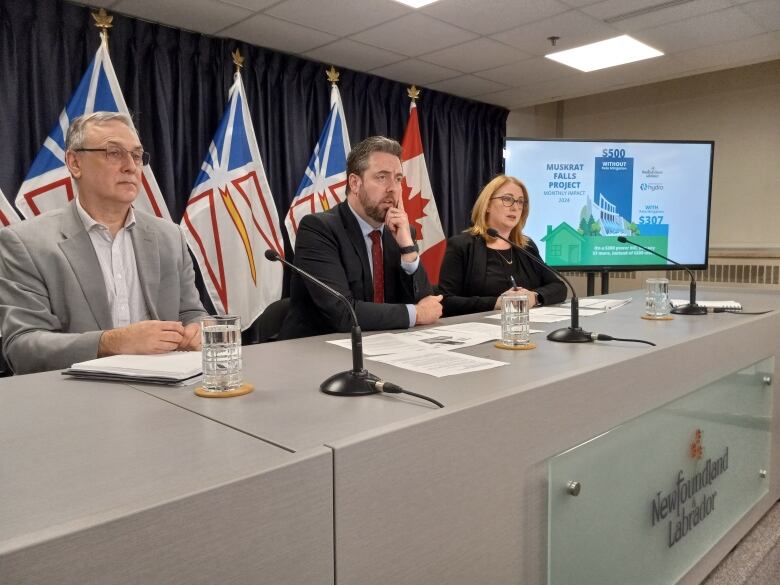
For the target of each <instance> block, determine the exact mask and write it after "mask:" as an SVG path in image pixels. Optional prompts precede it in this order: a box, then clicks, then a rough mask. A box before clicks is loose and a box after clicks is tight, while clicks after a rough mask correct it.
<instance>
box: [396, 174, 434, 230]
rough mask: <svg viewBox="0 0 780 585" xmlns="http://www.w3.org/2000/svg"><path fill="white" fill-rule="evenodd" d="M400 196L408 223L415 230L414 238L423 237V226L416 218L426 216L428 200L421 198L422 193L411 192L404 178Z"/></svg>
mask: <svg viewBox="0 0 780 585" xmlns="http://www.w3.org/2000/svg"><path fill="white" fill-rule="evenodd" d="M401 197H402V200H403V205H404V211H405V212H406V215H407V216H408V217H409V225H410V226H411V227H412V228H414V230H415V239H416V240H422V239H423V228H422V225H421V224H420V223H419V221H418V220H420V219H422V218H423V217H428V215H427V214H426V213H425V207H426V206H427V205H428V202H427V201H426V200H425V199H423V198H422V193H421V192H420V191H417V193H412V188H411V187H410V186H409V185H408V184H407V182H406V179H404V180H403V183H402V184H401Z"/></svg>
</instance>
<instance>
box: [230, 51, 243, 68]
mask: <svg viewBox="0 0 780 585" xmlns="http://www.w3.org/2000/svg"><path fill="white" fill-rule="evenodd" d="M231 55H232V56H233V65H235V66H236V71H235V73H238V74H240V73H241V69H242V68H243V67H244V61H245V59H244V57H242V56H241V52H240V51H239V50H238V49H236V50H235V51H233V52H232V53H231Z"/></svg>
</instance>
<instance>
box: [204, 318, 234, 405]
mask: <svg viewBox="0 0 780 585" xmlns="http://www.w3.org/2000/svg"><path fill="white" fill-rule="evenodd" d="M201 332H202V335H203V350H202V351H203V388H204V389H205V390H207V391H209V392H229V391H231V390H235V389H236V388H238V387H239V386H240V385H241V381H242V379H241V318H240V317H237V316H235V315H221V316H220V315H216V316H213V317H212V316H209V317H203V319H202V320H201Z"/></svg>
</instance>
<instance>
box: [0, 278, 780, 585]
mask: <svg viewBox="0 0 780 585" xmlns="http://www.w3.org/2000/svg"><path fill="white" fill-rule="evenodd" d="M676 292H677V294H676V295H675V296H685V293H683V292H682V291H676ZM610 297H613V298H631V299H632V300H631V302H629V303H628V304H626V305H624V306H623V307H620V308H618V309H615V310H611V311H607V312H606V313H604V314H600V315H595V316H589V317H582V318H581V320H580V321H581V323H580V324H581V326H582V327H583V328H584V329H586V330H588V331H596V332H599V333H605V334H608V335H611V336H613V337H621V338H634V339H636V338H639V339H645V340H649V341H652V342H654V343H655V344H656V346H655V347H651V346H648V345H643V344H638V343H629V342H623V341H611V342H601V341H599V342H594V343H585V344H562V343H553V342H550V341H548V340H546V339H545V337H544V334H533V335H532V340H533V341H534V342H535V343H536V345H537V347H536V349H533V350H530V351H506V350H502V349H499V348H497V347H495V346H494V344H493V343H484V344H481V345H476V346H472V347H468V348H463V349H459V350H456V351H459V352H462V353H467V354H470V355H474V356H479V357H484V358H489V359H494V360H499V361H502V362H506V364H507V365H504V366H501V367H497V368H493V369H489V370H484V371H479V372H472V373H467V374H460V375H457V376H448V377H442V378H435V377H432V376H428V375H424V374H419V373H415V372H411V371H408V370H403V369H400V368H397V367H393V366H390V365H387V364H383V363H379V362H376V361H373V360H371V359H367V360H366V362H365V365H366V367H367V368H368V369H369V370H370V371H371V372H372V373H374V374H376V375H377V376H379V377H381V378H383V379H386V380H389V381H392V382H394V383H396V384H398V385H400V386H402V387H404V388H406V389H409V390H412V391H415V392H419V393H423V394H425V395H428V396H430V397H432V398H435V399H436V400H438V401H440V402H442V403H443V404H444V405H445V408H443V409H439V408H437V407H435V406H434V405H432V404H430V403H428V402H425V401H422V400H419V399H417V398H414V397H409V396H405V395H397V394H392V395H390V394H375V395H369V396H362V397H339V396H330V395H326V394H323V393H321V392H319V390H318V388H319V384H320V383H321V382H322V381H323V380H325V379H326V378H327V377H328V376H330V375H331V374H333V373H336V372H338V371H342V370H346V369H349V367H350V366H351V357H350V354H349V351H348V350H346V349H344V348H342V347H338V346H335V345H332V344H329V343H326V341H328V340H332V339H342V338H344V337H346V336H345V335H344V334H335V335H328V336H321V337H314V338H307V339H299V340H293V341H285V342H276V343H269V344H261V345H256V346H248V347H245V348H244V378H245V380H246V381H248V382H250V383H252V384H254V386H255V390H254V392H252V393H250V394H247V395H245V396H241V397H236V398H230V399H204V398H200V397H198V396H196V395H195V394H194V393H193V388H194V387H192V386H190V387H186V386H185V387H165V386H153V385H147V384H113V383H105V382H77V381H74V380H68V379H62V378H63V376H61V375H60V374H59V373H57V372H53V373H45V374H36V375H29V376H18V377H13V378H8V379H4V380H2V381H0V438H1V441H2V442H1V444H2V445H3V448H2V452H0V460H1V461H2V464H1V465H0V470H1V471H2V477H0V487H2V488H5V489H3V492H4V493H5V494H6V495H8V494H11V496H12V497H10V498H7V499H6V500H5V501H4V502H3V503H2V504H0V520H1V521H0V582H13V583H82V582H100V583H138V582H144V583H157V582H182V583H184V582H186V583H214V582H231V583H232V582H235V583H285V584H286V583H333V584H350V585H358V584H360V585H363V584H369V583H378V584H383V583H388V584H389V583H392V584H394V585H396V584H423V583H425V584H430V583H447V584H453V585H459V584H464V585H465V584H473V583H491V584H504V583H506V584H509V583H514V584H519V583H522V584H530V585H536V584H538V585H541V584H543V583H547V582H548V575H553V572H551V571H552V570H551V569H550V566H552V565H548V564H549V563H551V562H552V561H551V560H550V556H549V555H548V552H549V551H548V540H550V531H551V529H550V525H549V524H548V520H549V518H550V516H551V514H552V512H551V508H550V507H549V504H550V502H551V501H554V500H556V498H557V496H555V495H551V494H554V493H555V492H550V485H549V484H550V480H549V477H550V465H551V464H550V462H551V461H553V460H554V458H556V456H559V455H560V454H563V453H566V452H567V451H569V450H571V449H572V448H574V447H576V446H579V445H582V444H588V443H589V442H590V441H592V440H593V439H594V438H598V437H601V436H603V435H605V434H608V433H607V432H608V431H610V432H611V430H613V429H620V428H623V427H626V425H627V423H628V422H629V421H633V420H641V417H642V416H643V415H646V414H647V413H652V412H654V411H656V410H657V409H659V408H661V407H663V406H664V405H668V404H670V403H672V404H674V403H675V401H677V400H680V399H683V398H685V397H686V396H689V395H691V394H692V393H693V392H694V391H696V390H698V389H701V388H705V387H709V386H712V385H713V384H718V383H719V381H721V380H724V379H728V377H729V376H733V375H734V373H735V372H743V371H746V368H748V369H749V368H754V369H755V364H757V363H759V362H760V363H762V364H764V365H763V366H762V367H764V368H765V369H766V368H770V370H771V371H769V372H767V373H764V374H763V378H764V379H767V380H769V381H768V382H766V384H767V387H768V388H769V390H770V391H771V397H772V398H773V400H771V405H772V406H771V412H768V413H766V416H763V417H760V418H761V420H762V421H763V423H766V425H768V427H767V429H765V430H767V436H769V437H770V439H769V441H770V442H771V450H770V451H769V453H770V454H769V455H768V457H769V458H770V460H769V461H768V466H767V469H765V470H763V471H764V472H765V473H764V474H763V480H762V481H764V484H763V485H765V486H766V487H765V488H764V491H762V492H761V493H762V495H761V497H760V498H758V499H757V501H756V503H755V505H753V504H752V503H751V505H750V506H749V507H748V508H747V509H746V511H745V512H744V514H743V513H742V512H740V513H739V518H738V519H737V520H736V522H734V523H733V525H729V526H727V527H726V529H724V531H723V534H722V535H720V534H719V535H717V538H716V540H714V541H713V542H714V544H713V545H712V546H709V545H707V547H706V550H704V552H703V554H699V553H696V555H695V558H691V559H689V561H690V562H688V560H687V559H683V561H685V562H688V564H687V565H685V570H684V571H683V572H682V573H681V577H680V579H679V580H677V579H675V581H676V582H679V583H685V584H688V583H699V582H701V580H702V579H703V578H704V577H705V576H706V575H707V574H708V573H709V572H710V571H711V570H712V568H713V567H714V566H716V565H717V563H718V562H719V561H720V560H721V559H722V558H723V556H724V555H725V554H726V553H727V552H728V551H729V550H730V549H731V548H732V547H733V546H734V545H735V544H736V543H737V542H738V541H739V539H740V538H741V537H742V536H744V534H745V533H746V532H747V531H748V530H749V529H750V528H751V527H752V526H753V525H754V524H755V523H756V522H757V521H758V520H759V519H760V517H761V516H762V515H763V514H764V513H765V512H766V511H767V510H768V509H769V508H770V507H771V506H772V505H773V504H774V503H775V502H776V501H777V500H778V499H780V487H778V486H779V480H780V475H778V471H777V470H778V467H780V466H778V465H777V464H778V463H780V439H778V437H780V432H778V431H779V430H780V429H778V424H779V423H778V421H780V415H779V413H780V406H779V405H780V400H777V384H774V383H772V382H771V377H772V376H774V375H775V374H776V370H775V367H776V366H775V363H776V360H777V359H778V358H780V333H778V332H780V311H778V309H780V300H778V298H777V296H776V295H773V294H769V293H766V292H761V291H746V290H744V289H740V290H724V289H710V290H706V289H700V291H699V298H700V299H712V300H719V299H737V300H739V301H741V302H742V304H743V305H744V308H745V311H746V312H749V311H760V310H769V309H771V310H772V311H771V312H769V313H766V314H762V315H748V314H729V313H722V314H709V315H706V316H681V315H678V316H675V317H674V319H673V320H669V321H649V320H644V319H641V318H640V317H641V315H642V314H643V312H644V298H643V293H642V292H641V291H636V292H631V293H620V294H615V295H607V298H610ZM487 315H488V314H477V315H468V316H462V317H455V318H449V319H444V320H442V323H459V322H470V321H477V322H484V323H493V324H496V323H498V322H497V321H487V320H485V317H486V316H487ZM562 325H563V326H565V325H566V323H563V324H561V323H550V324H533V325H532V327H534V328H536V329H544V330H545V331H550V330H552V329H556V328H559V327H561V326H562ZM366 335H370V334H369V333H367V334H366ZM772 358H774V360H773V359H772ZM750 371H752V370H750ZM767 421H768V422H767ZM736 451H737V450H736V448H735V447H733V446H732V455H731V458H732V461H737V463H732V467H736V466H737V465H738V459H737V455H736V454H735V452H736ZM727 452H728V451H727ZM637 458H638V459H641V454H639V453H638V454H637ZM721 491H723V490H721ZM713 497H714V496H713ZM720 497H721V501H722V499H723V498H724V496H723V495H721V496H720ZM9 520H10V521H9ZM711 524H714V522H711ZM702 526H704V524H702ZM708 526H709V525H708ZM700 532H701V531H700ZM702 533H703V532H702ZM586 534H587V531H586ZM689 540H692V539H689ZM685 546H689V545H687V544H686V545H685ZM679 551H684V549H683V547H682V546H677V548H676V549H675V554H681V553H679ZM555 562H556V563H557V562H559V561H558V560H556V561H555ZM611 562H613V563H615V564H616V565H617V564H619V563H620V562H621V561H620V559H613V560H612V561H611ZM63 570H64V571H65V572H64V573H63V572H62V571H63ZM63 575H64V577H63ZM139 576H141V577H142V578H139ZM90 579H91V580H92V581H90ZM555 582H561V581H555ZM581 582H582V583H584V582H585V581H581ZM650 582H653V581H648V583H650Z"/></svg>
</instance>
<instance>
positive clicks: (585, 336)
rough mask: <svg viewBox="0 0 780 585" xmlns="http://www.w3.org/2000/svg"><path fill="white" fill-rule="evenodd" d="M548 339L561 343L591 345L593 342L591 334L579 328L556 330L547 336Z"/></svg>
mask: <svg viewBox="0 0 780 585" xmlns="http://www.w3.org/2000/svg"><path fill="white" fill-rule="evenodd" d="M547 339H549V340H550V341H558V342H560V343H589V342H592V341H593V338H592V337H591V336H590V333H588V332H587V331H583V330H582V329H581V328H579V327H576V328H575V327H566V328H564V329H556V330H555V331H552V332H550V333H549V334H548V335H547Z"/></svg>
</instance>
